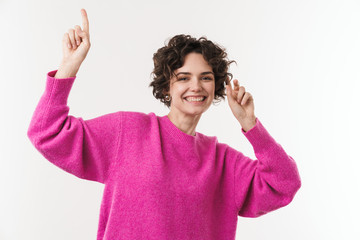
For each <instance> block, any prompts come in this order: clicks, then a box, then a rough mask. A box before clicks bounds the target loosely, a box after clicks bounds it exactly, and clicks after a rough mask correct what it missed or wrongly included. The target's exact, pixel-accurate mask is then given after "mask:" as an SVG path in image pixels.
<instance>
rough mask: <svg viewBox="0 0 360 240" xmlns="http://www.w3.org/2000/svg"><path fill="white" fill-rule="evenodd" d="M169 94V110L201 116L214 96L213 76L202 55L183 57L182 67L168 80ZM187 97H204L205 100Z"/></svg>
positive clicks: (192, 54)
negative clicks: (170, 98)
mask: <svg viewBox="0 0 360 240" xmlns="http://www.w3.org/2000/svg"><path fill="white" fill-rule="evenodd" d="M169 93H170V96H171V97H172V100H171V106H170V109H171V112H175V113H176V114H179V113H180V114H181V113H183V114H185V115H193V116H194V115H201V114H202V113H204V112H205V111H206V110H207V109H208V108H209V107H210V105H211V103H212V101H213V99H214V94H215V76H214V73H213V71H212V68H211V66H210V65H209V64H208V63H207V62H206V60H205V59H204V57H203V56H202V54H200V53H189V54H187V55H186V56H185V61H184V65H183V66H182V67H181V68H178V69H176V70H175V77H173V78H172V79H171V80H170V92H169ZM189 96H201V97H203V96H204V97H205V100H203V101H198V100H199V98H198V97H195V98H188V97H189ZM201 100H202V98H201Z"/></svg>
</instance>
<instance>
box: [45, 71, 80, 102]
mask: <svg viewBox="0 0 360 240" xmlns="http://www.w3.org/2000/svg"><path fill="white" fill-rule="evenodd" d="M57 71H58V70H54V71H50V72H48V73H47V80H46V87H45V92H47V93H48V94H50V96H49V98H50V101H51V102H52V104H67V99H68V97H69V94H70V90H71V88H72V85H73V83H74V81H75V78H76V77H69V78H55V77H54V76H55V74H56V72H57Z"/></svg>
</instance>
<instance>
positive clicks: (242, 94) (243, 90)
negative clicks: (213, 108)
mask: <svg viewBox="0 0 360 240" xmlns="http://www.w3.org/2000/svg"><path fill="white" fill-rule="evenodd" d="M244 94H245V88H244V87H239V91H238V93H237V97H236V101H237V102H238V103H239V104H240V102H241V100H242V98H243V97H244Z"/></svg>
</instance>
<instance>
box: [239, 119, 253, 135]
mask: <svg viewBox="0 0 360 240" xmlns="http://www.w3.org/2000/svg"><path fill="white" fill-rule="evenodd" d="M239 122H240V125H241V127H242V128H243V129H244V131H245V132H247V131H249V130H250V129H252V128H253V127H254V126H255V125H256V117H255V116H254V117H252V118H247V119H242V120H241V121H239Z"/></svg>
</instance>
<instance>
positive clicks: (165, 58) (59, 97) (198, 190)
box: [27, 9, 301, 240]
mask: <svg viewBox="0 0 360 240" xmlns="http://www.w3.org/2000/svg"><path fill="white" fill-rule="evenodd" d="M81 13H82V20H83V29H81V28H80V27H79V26H75V30H74V29H70V30H69V32H68V33H65V35H64V38H63V55H64V57H63V60H62V62H61V65H60V67H59V69H58V70H54V71H51V72H49V73H48V75H47V81H46V88H45V92H44V93H43V95H42V97H41V99H40V101H39V103H38V105H37V107H36V109H35V112H34V114H33V117H32V120H31V123H30V126H29V129H28V132H27V134H28V137H29V138H30V140H31V142H32V143H33V144H34V146H35V147H36V149H38V151H40V152H41V154H42V155H43V156H44V157H45V158H46V159H48V160H49V161H50V162H52V163H53V164H55V165H56V166H58V167H60V168H61V169H63V170H65V171H67V172H69V173H71V174H73V175H75V176H77V177H79V178H82V179H87V180H91V181H97V182H100V183H103V184H105V188H104V193H103V199H102V204H101V209H100V217H99V226H98V234H97V239H98V240H100V239H107V240H114V239H157V240H159V239H160V240H161V239H164V240H165V239H182V240H184V239H192V240H194V239H214V240H215V239H216V240H220V239H235V233H236V226H237V216H243V217H259V216H261V215H264V214H266V213H268V212H270V211H273V210H276V209H278V208H281V207H283V206H286V205H287V204H289V203H290V202H291V201H292V199H293V198H294V196H295V194H296V192H297V191H298V190H299V188H300V186H301V180H300V176H299V172H298V169H297V166H296V163H295V161H294V160H293V158H292V157H290V156H289V155H287V153H286V152H285V151H284V149H283V148H282V146H281V145H280V144H278V143H277V142H276V141H275V140H274V138H272V137H271V136H270V134H269V133H268V132H267V130H266V129H265V128H264V126H263V125H262V124H261V122H260V120H259V119H258V118H257V117H255V114H254V100H253V97H252V95H251V94H250V93H249V92H246V91H245V88H244V87H243V86H239V84H238V81H237V80H235V81H234V88H232V87H231V84H230V80H231V79H230V78H232V74H231V73H228V72H227V70H228V66H229V64H230V63H231V62H233V61H227V60H226V56H227V54H226V53H225V51H224V50H223V49H222V48H221V47H219V46H217V45H216V44H214V43H213V42H211V41H209V40H207V39H206V38H205V37H202V38H200V39H195V38H192V37H191V36H189V35H176V36H174V37H173V38H172V39H171V40H170V41H169V42H168V44H167V45H166V46H164V47H162V48H160V49H159V50H158V51H157V52H156V53H155V54H154V56H153V60H154V71H153V76H154V79H153V81H152V82H151V83H150V86H151V87H153V94H154V96H155V97H156V98H157V99H159V100H160V101H161V102H163V103H164V104H165V105H166V106H168V107H169V108H170V112H169V114H167V115H165V116H157V115H156V114H154V113H153V112H151V113H148V114H145V113H141V112H131V111H118V112H114V113H109V114H106V115H103V116H100V117H97V118H94V119H89V120H83V119H82V118H81V117H79V118H77V117H74V116H71V115H68V112H69V107H68V106H67V98H68V96H69V93H70V90H71V87H72V84H73V82H74V80H75V78H76V73H77V72H78V70H79V68H80V65H81V63H82V61H83V60H84V59H85V57H86V55H87V53H88V50H89V48H90V35H89V22H88V18H87V13H86V11H85V10H84V9H82V10H81ZM225 90H226V94H225ZM225 95H226V97H227V99H228V103H229V106H230V109H231V111H232V113H233V114H234V117H235V118H236V119H237V120H238V121H239V124H240V126H241V131H240V126H239V133H240V132H241V133H242V134H244V135H245V136H246V138H247V139H248V140H249V142H250V143H251V144H252V146H253V148H254V152H255V155H256V157H257V159H255V160H253V159H250V158H249V157H247V156H245V155H243V154H242V153H241V152H240V151H237V150H236V149H234V148H232V147H230V146H228V145H227V144H225V143H219V142H218V141H217V138H216V137H215V136H207V135H204V134H202V133H199V132H196V130H195V129H196V126H197V124H198V122H199V120H200V118H201V115H202V114H203V113H204V112H205V111H206V110H207V109H208V108H209V107H210V105H211V103H213V102H214V100H218V99H219V98H224V96H225ZM219 120H220V118H219V119H216V121H219ZM214 124H215V122H214Z"/></svg>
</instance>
